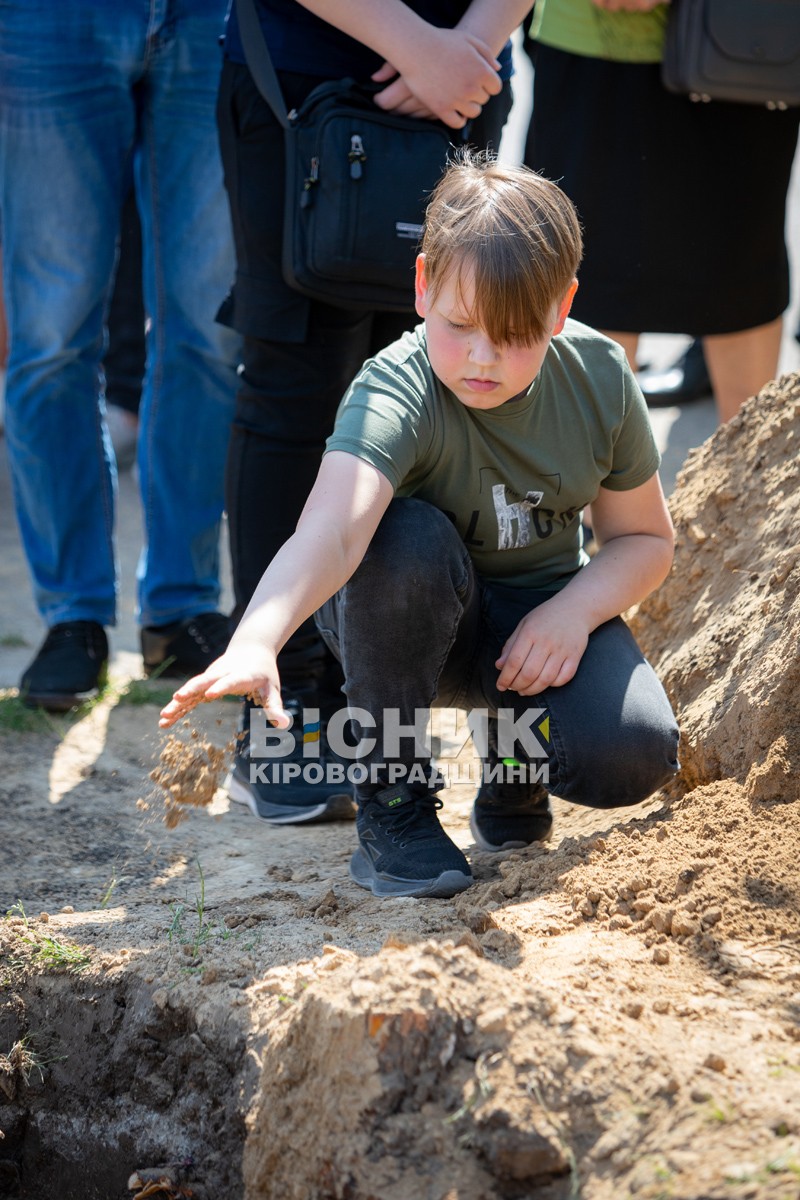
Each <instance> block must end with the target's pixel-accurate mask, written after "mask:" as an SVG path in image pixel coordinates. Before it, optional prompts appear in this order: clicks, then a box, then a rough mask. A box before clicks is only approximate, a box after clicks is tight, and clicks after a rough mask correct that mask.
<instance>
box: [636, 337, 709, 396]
mask: <svg viewBox="0 0 800 1200" xmlns="http://www.w3.org/2000/svg"><path fill="white" fill-rule="evenodd" d="M636 378H637V380H638V382H639V387H640V388H641V389H642V391H643V392H644V398H645V400H646V401H647V403H648V404H649V405H651V407H653V408H664V407H666V406H668V405H670V404H688V403H690V402H691V401H692V400H704V399H705V398H706V397H708V396H713V394H714V389H713V388H712V386H711V380H710V378H709V375H708V368H707V367H706V360H705V357H704V355H703V343H702V342H701V341H699V340H698V339H696V340H695V341H693V342H692V343H691V344H690V345H689V348H688V349H687V350H686V351H685V352H684V353H683V354H682V355H681V357H680V358H679V359H678V360H677V362H675V363H673V365H672V366H671V367H668V368H667V369H666V370H665V371H640V372H639V374H638V375H637V376H636Z"/></svg>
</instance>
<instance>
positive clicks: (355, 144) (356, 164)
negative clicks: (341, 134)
mask: <svg viewBox="0 0 800 1200" xmlns="http://www.w3.org/2000/svg"><path fill="white" fill-rule="evenodd" d="M347 157H348V160H349V162H350V178H351V179H360V178H361V176H362V175H363V173H364V168H363V167H362V165H361V164H362V163H365V162H366V161H367V155H366V153H365V151H364V143H363V142H362V140H361V134H359V133H354V134H352V135H351V137H350V152H349V154H348V155H347Z"/></svg>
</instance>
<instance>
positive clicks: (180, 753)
mask: <svg viewBox="0 0 800 1200" xmlns="http://www.w3.org/2000/svg"><path fill="white" fill-rule="evenodd" d="M184 725H185V726H186V728H187V729H189V730H190V734H189V741H188V742H186V741H184V740H183V739H182V738H181V737H179V736H178V735H177V734H174V733H171V734H170V735H169V737H168V738H167V740H166V741H165V742H164V745H163V746H162V747H161V754H160V756H159V760H158V763H157V765H156V766H155V767H154V768H153V770H152V771H151V772H150V778H151V779H152V781H153V783H154V784H155V785H156V787H157V788H158V789H159V794H160V795H162V796H163V800H164V824H165V825H166V826H167V828H168V829H174V828H175V826H176V825H179V824H180V822H181V821H183V820H184V818H185V817H186V815H187V809H188V808H207V807H208V806H209V804H211V801H212V800H213V799H214V795H215V793H216V791H217V788H218V787H219V784H220V776H221V775H222V774H223V772H224V771H225V770H226V768H227V764H228V761H229V758H230V755H231V753H232V751H233V746H234V743H233V742H229V743H228V745H227V746H224V747H222V748H220V747H219V746H215V745H214V743H213V742H211V741H209V739H208V738H207V737H206V736H205V735H204V734H202V733H201V732H200V731H199V730H197V729H192V728H191V726H190V724H189V722H188V721H186V722H184Z"/></svg>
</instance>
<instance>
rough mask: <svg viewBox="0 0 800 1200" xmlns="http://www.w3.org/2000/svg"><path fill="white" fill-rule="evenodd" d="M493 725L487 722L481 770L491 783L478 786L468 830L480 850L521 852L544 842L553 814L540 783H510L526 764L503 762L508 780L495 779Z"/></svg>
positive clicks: (547, 835) (493, 723)
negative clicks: (485, 770)
mask: <svg viewBox="0 0 800 1200" xmlns="http://www.w3.org/2000/svg"><path fill="white" fill-rule="evenodd" d="M499 761H500V760H499V756H498V751H497V722H496V721H495V720H490V721H489V754H488V758H487V759H486V760H485V761H484V768H488V769H489V772H488V773H489V776H490V780H491V782H487V781H486V779H484V780H483V782H482V783H481V786H480V788H479V789H478V794H477V796H476V797H475V802H474V804H473V806H472V816H471V817H470V822H469V827H470V829H471V830H472V836H473V837H474V838H475V841H476V843H477V844H478V846H479V847H480V849H481V850H487V851H489V852H490V853H497V852H498V851H500V850H521V849H522V848H523V847H524V846H530V844H531V843H532V842H545V841H547V839H548V838H549V837H550V835H551V833H552V831H553V811H552V809H551V807H550V797H549V796H548V794H547V789H546V788H544V787H543V786H542V784H541V783H520V782H515V781H514V778H513V776H514V773H515V772H517V771H520V770H522V771H524V770H526V769H527V768H528V766H529V764H527V763H520V762H517V761H516V760H504V766H505V768H506V770H507V771H508V774H509V776H510V778H509V779H508V780H504V779H502V778H500V779H498V778H496V773H497V768H498V765H499Z"/></svg>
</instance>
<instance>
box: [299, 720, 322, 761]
mask: <svg viewBox="0 0 800 1200" xmlns="http://www.w3.org/2000/svg"><path fill="white" fill-rule="evenodd" d="M319 738H320V723H319V721H313V722H309V723H308V724H307V725H304V726H303V747H304V752H305V747H306V746H315V747H316V751H317V753H319ZM313 753H314V751H312V754H313Z"/></svg>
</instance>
